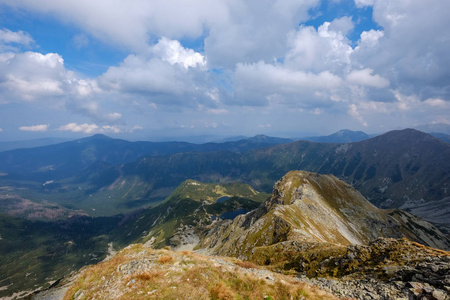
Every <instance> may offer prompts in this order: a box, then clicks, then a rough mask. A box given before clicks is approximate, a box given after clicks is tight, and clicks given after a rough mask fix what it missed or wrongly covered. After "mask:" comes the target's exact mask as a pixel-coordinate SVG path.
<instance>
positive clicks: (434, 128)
mask: <svg viewBox="0 0 450 300" xmlns="http://www.w3.org/2000/svg"><path fill="white" fill-rule="evenodd" d="M415 129H417V130H420V131H423V132H426V133H433V132H438V133H445V134H450V125H449V124H445V123H434V124H423V125H419V126H416V127H415Z"/></svg>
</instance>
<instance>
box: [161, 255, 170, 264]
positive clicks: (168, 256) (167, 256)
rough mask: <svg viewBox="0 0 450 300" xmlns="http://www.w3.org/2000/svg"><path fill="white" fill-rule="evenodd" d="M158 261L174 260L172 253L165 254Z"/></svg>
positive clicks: (165, 262) (168, 261) (167, 261)
mask: <svg viewBox="0 0 450 300" xmlns="http://www.w3.org/2000/svg"><path fill="white" fill-rule="evenodd" d="M158 261H159V262H160V263H162V264H167V263H171V262H172V261H173V257H172V256H170V255H163V256H161V257H160V258H158Z"/></svg>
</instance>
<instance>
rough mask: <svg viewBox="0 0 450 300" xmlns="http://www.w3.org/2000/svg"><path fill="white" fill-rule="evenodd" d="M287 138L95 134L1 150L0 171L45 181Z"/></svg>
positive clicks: (264, 144)
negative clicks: (193, 140) (135, 138)
mask: <svg viewBox="0 0 450 300" xmlns="http://www.w3.org/2000/svg"><path fill="white" fill-rule="evenodd" d="M290 141H291V140H289V139H281V138H273V137H267V136H262V135H261V136H256V137H253V138H248V139H242V140H239V141H234V142H225V143H206V144H190V143H186V142H129V141H125V140H120V139H113V138H110V137H107V136H105V135H101V134H97V135H94V136H91V137H88V138H82V139H78V140H74V141H70V142H65V143H60V144H56V145H49V146H42V147H37V148H27V149H16V150H10V151H5V152H0V173H7V174H9V176H10V177H11V178H19V179H32V180H40V181H42V182H45V181H47V180H53V179H61V178H63V177H68V176H73V175H75V174H76V173H78V172H80V171H82V170H83V169H85V168H87V167H89V166H90V165H92V164H93V163H94V162H97V161H102V162H106V163H110V164H122V163H127V162H132V161H134V160H136V159H138V158H140V157H143V156H158V155H168V154H174V153H181V152H207V151H218V150H226V151H232V152H243V151H247V150H251V149H256V148H264V147H269V146H272V145H274V144H280V143H286V142H290Z"/></svg>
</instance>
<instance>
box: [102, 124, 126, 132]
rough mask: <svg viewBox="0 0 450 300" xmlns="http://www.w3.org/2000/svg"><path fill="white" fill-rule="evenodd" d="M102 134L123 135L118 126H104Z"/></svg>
mask: <svg viewBox="0 0 450 300" xmlns="http://www.w3.org/2000/svg"><path fill="white" fill-rule="evenodd" d="M102 132H111V133H121V132H122V130H121V129H120V128H119V127H117V126H111V125H104V126H102Z"/></svg>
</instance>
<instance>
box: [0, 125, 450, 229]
mask: <svg viewBox="0 0 450 300" xmlns="http://www.w3.org/2000/svg"><path fill="white" fill-rule="evenodd" d="M255 143H256V144H255ZM267 144H268V142H265V143H262V142H249V141H246V140H242V141H238V142H229V143H225V144H205V145H197V146H198V147H202V149H203V150H204V151H205V152H192V151H191V152H180V153H174V154H170V153H171V151H172V152H175V151H181V150H180V147H181V148H183V147H189V149H191V148H190V147H191V146H195V145H192V144H184V143H181V144H179V143H175V144H170V145H169V144H166V143H163V144H162V145H160V144H158V145H159V148H158V149H159V150H158V149H155V148H153V149H154V151H155V152H154V153H153V154H154V155H151V156H145V157H142V158H137V159H135V158H136V157H139V156H140V155H144V154H143V153H144V152H145V151H144V150H143V149H144V148H145V147H144V146H143V145H150V144H146V143H144V144H141V143H130V142H126V141H122V140H113V139H110V138H107V137H104V136H94V137H92V138H87V139H82V140H77V141H73V142H68V143H62V144H58V145H52V146H46V147H40V148H31V149H22V150H14V151H7V152H2V153H0V157H1V160H0V171H1V173H3V174H2V175H3V176H1V177H0V183H3V185H4V189H5V190H7V191H9V192H11V191H14V192H16V193H19V194H20V196H23V197H25V198H28V199H45V200H47V201H49V202H55V203H58V204H60V205H62V206H65V207H67V208H70V209H83V210H84V211H85V212H86V213H88V214H93V215H105V214H109V215H112V214H116V213H120V212H127V211H131V210H133V209H136V208H139V207H143V206H148V205H154V204H155V203H158V202H160V201H162V200H163V199H164V198H165V197H167V196H168V195H169V194H170V192H171V191H173V190H174V189H175V188H176V187H177V186H178V185H179V184H181V183H182V182H183V181H185V180H187V179H194V180H198V181H202V182H231V181H241V182H244V183H248V184H250V185H251V186H253V187H254V188H255V189H256V190H260V191H264V192H271V189H272V186H273V184H274V183H275V182H276V181H277V180H278V178H280V177H281V176H283V175H284V174H285V173H287V172H289V171H290V170H305V171H310V172H317V173H321V174H333V175H334V176H336V177H338V178H340V179H342V180H344V181H346V182H347V183H349V184H351V185H352V186H354V187H355V188H356V189H357V190H359V191H360V192H361V193H362V194H363V195H364V196H365V197H367V199H369V201H371V202H372V203H373V204H375V205H376V206H378V207H384V208H400V207H404V208H405V209H409V210H414V211H415V212H416V213H417V214H418V215H420V216H422V217H424V218H426V219H428V220H430V221H437V222H439V223H449V222H448V220H449V219H450V218H449V213H450V212H449V211H447V210H446V209H443V208H445V207H448V202H449V201H450V200H449V199H450V198H449V197H450V195H449V193H450V189H449V184H450V168H449V165H448V162H449V161H450V145H449V144H447V143H445V142H442V141H440V140H438V139H436V138H434V137H432V136H430V135H428V134H425V133H422V132H419V131H416V130H413V129H405V130H400V131H392V132H388V133H386V134H383V135H380V136H376V137H374V138H371V139H367V140H363V141H360V142H355V143H337V144H336V143H315V142H309V141H295V142H291V143H287V144H278V145H271V146H267ZM257 145H259V146H258V147H262V148H258V149H251V150H246V149H248V148H249V147H250V148H252V147H255V148H256V147H257ZM169 146H170V147H169ZM197 146H196V147H197ZM130 147H131V148H130ZM163 147H168V148H167V149H169V150H167V149H166V150H164V151H165V152H164V151H163V150H161V149H163ZM171 147H172V148H171ZM174 147H175V148H176V150H174ZM218 148H220V149H221V150H220V151H215V149H218ZM130 149H131V150H130ZM133 149H134V150H133ZM207 149H213V150H214V151H207V152H206V150H207ZM223 149H225V150H223ZM230 149H231V151H230ZM161 152H164V153H166V154H165V155H157V154H158V153H161ZM167 152H169V153H168V154H167ZM33 153H34V154H33ZM133 159H135V160H133ZM130 160H133V161H131V162H128V161H130ZM66 176H67V177H66ZM18 179H21V180H18ZM25 179H26V180H27V181H25ZM31 179H34V180H36V181H30V180H31ZM17 185H19V186H20V189H16V188H14V186H17ZM105 201H107V202H108V203H109V204H108V206H105V205H104V203H105ZM424 204H426V206H427V209H426V210H424V209H416V208H419V207H423V205H424Z"/></svg>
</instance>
